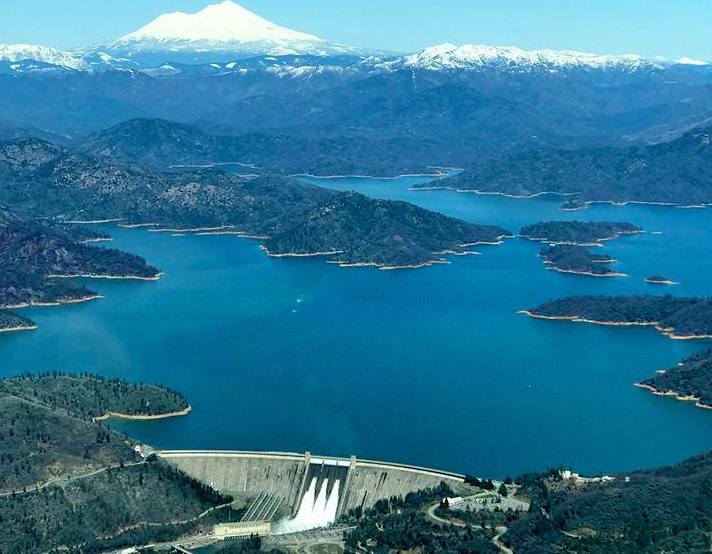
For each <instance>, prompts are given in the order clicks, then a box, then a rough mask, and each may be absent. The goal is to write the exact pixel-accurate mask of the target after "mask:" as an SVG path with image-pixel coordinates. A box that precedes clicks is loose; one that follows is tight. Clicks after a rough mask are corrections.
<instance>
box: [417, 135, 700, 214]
mask: <svg viewBox="0 0 712 554" xmlns="http://www.w3.org/2000/svg"><path fill="white" fill-rule="evenodd" d="M711 137H712V128H710V127H699V128H695V129H692V130H691V131H689V132H687V133H686V134H684V135H682V136H681V137H679V138H676V139H675V140H672V141H671V142H666V143H661V144H655V145H643V146H629V147H626V148H614V147H606V148H583V149H578V150H560V149H553V148H544V149H533V150H529V151H523V152H517V153H515V154H506V155H504V156H501V157H492V158H483V159H482V160H481V161H479V162H478V163H476V164H475V165H474V166H473V167H472V168H468V170H467V171H465V172H464V173H461V174H459V175H455V176H452V177H450V178H447V179H442V180H438V181H435V182H432V183H424V184H422V185H416V186H415V188H417V189H428V188H451V189H456V190H461V191H469V192H478V193H483V194H503V195H507V196H514V197H523V198H526V197H533V196H537V195H541V194H547V193H549V194H558V195H567V196H570V198H568V202H567V203H566V208H567V209H580V208H582V207H585V206H586V205H588V204H589V203H591V202H614V203H626V202H642V203H654V204H667V205H675V206H680V205H683V206H691V205H694V206H700V205H709V204H712V188H711V187H710V182H709V178H708V176H709V175H710V173H712V156H711V155H710V150H711V149H712V146H711V145H712V142H711V141H710V138H711Z"/></svg>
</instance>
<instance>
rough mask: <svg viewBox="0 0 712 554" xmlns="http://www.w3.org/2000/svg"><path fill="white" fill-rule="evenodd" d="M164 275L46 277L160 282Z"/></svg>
mask: <svg viewBox="0 0 712 554" xmlns="http://www.w3.org/2000/svg"><path fill="white" fill-rule="evenodd" d="M163 275H164V273H162V272H161V273H157V274H156V275H154V276H153V277H141V276H139V275H98V274H95V273H77V274H75V275H47V277H48V278H49V279H102V280H113V281H160V280H161V277H163Z"/></svg>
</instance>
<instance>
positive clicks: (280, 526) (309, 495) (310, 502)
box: [274, 477, 340, 535]
mask: <svg viewBox="0 0 712 554" xmlns="http://www.w3.org/2000/svg"><path fill="white" fill-rule="evenodd" d="M339 485H340V482H339V480H336V481H335V482H334V486H333V487H332V489H331V494H329V493H328V488H329V482H328V480H327V479H324V481H322V483H321V487H320V488H319V491H318V492H317V490H316V487H317V479H316V477H314V478H313V479H312V481H311V483H310V484H309V488H308V489H307V491H306V492H305V493H304V497H303V498H302V502H301V504H300V505H299V510H298V511H297V515H296V516H295V517H294V519H288V520H282V521H280V522H279V523H277V525H275V528H274V534H276V535H283V534H286V533H297V532H300V531H308V530H309V529H318V528H320V527H328V526H329V525H331V524H332V523H334V522H335V521H336V511H337V509H338V507H339Z"/></svg>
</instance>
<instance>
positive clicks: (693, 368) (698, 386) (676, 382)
mask: <svg viewBox="0 0 712 554" xmlns="http://www.w3.org/2000/svg"><path fill="white" fill-rule="evenodd" d="M643 384H644V385H647V386H650V387H652V388H654V389H655V390H656V391H660V392H664V393H665V392H674V393H676V394H679V395H680V396H683V397H694V398H698V399H699V401H700V404H702V405H705V406H712V350H705V351H703V352H699V353H698V354H695V355H694V356H691V357H689V358H687V359H685V360H683V361H682V362H681V363H679V364H678V365H676V366H675V367H671V368H669V369H666V370H664V371H663V372H658V373H657V374H656V375H655V377H653V378H651V379H648V380H647V381H643Z"/></svg>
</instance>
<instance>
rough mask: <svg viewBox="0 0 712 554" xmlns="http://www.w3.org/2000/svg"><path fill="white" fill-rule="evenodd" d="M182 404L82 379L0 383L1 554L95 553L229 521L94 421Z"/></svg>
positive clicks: (173, 397)
mask: <svg viewBox="0 0 712 554" xmlns="http://www.w3.org/2000/svg"><path fill="white" fill-rule="evenodd" d="M187 405H188V404H187V401H186V399H185V398H184V397H183V396H182V395H180V394H178V393H176V392H174V391H170V390H168V389H165V388H163V387H156V386H148V385H132V384H128V383H125V382H122V381H118V380H109V379H104V378H100V377H95V376H91V375H87V374H81V375H63V374H45V375H39V376H30V375H25V376H22V377H18V378H12V379H4V380H0V410H2V414H3V417H2V418H0V525H2V529H3V532H2V534H1V535H0V552H3V553H5V552H8V553H10V552H28V553H39V552H47V551H55V550H57V549H59V550H68V551H77V552H78V551H81V552H87V553H94V552H103V551H106V550H112V549H117V548H123V547H126V546H131V545H134V544H143V543H144V542H150V541H152V540H170V539H172V538H175V537H177V536H180V535H183V534H185V533H190V532H194V531H196V530H199V529H203V528H209V527H210V525H212V524H213V523H215V522H216V521H220V520H221V518H227V517H228V516H231V514H229V511H225V510H215V511H210V512H208V513H207V514H206V513H205V512H206V510H210V509H211V508H215V507H218V506H223V505H225V504H226V503H228V502H229V501H230V499H229V498H226V497H223V496H221V495H219V494H218V493H216V492H215V491H213V490H212V489H210V488H208V487H205V486H204V485H201V484H199V483H197V482H195V481H193V480H192V479H190V478H188V477H186V476H185V475H183V474H181V473H179V472H177V471H175V470H173V469H171V468H169V467H168V466H166V465H164V464H163V463H162V462H160V461H159V460H155V459H153V458H148V459H144V458H142V457H141V456H140V455H139V454H138V453H137V452H136V451H135V450H134V448H133V444H132V443H131V441H130V440H129V439H127V438H126V437H124V436H122V435H120V434H118V433H116V432H113V431H111V430H110V429H108V428H107V427H104V426H102V425H101V424H99V423H95V422H94V420H93V418H94V417H96V416H100V415H103V414H105V413H107V412H108V411H117V412H122V413H126V414H132V415H137V416H141V415H145V414H158V413H165V414H168V413H170V412H174V411H176V410H178V409H180V408H183V407H186V406H187ZM201 514H205V515H203V516H202V517H200V516H201ZM232 516H234V514H232Z"/></svg>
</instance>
